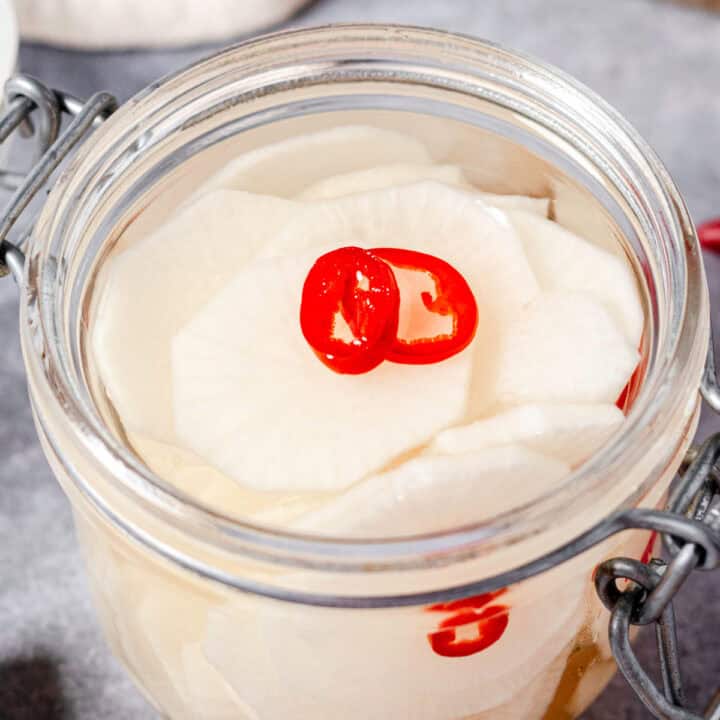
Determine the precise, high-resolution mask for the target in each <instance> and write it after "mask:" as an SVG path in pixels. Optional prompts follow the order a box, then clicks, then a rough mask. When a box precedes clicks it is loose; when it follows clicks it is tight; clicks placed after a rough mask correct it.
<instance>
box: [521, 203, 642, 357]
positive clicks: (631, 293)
mask: <svg viewBox="0 0 720 720" xmlns="http://www.w3.org/2000/svg"><path fill="white" fill-rule="evenodd" d="M508 216H509V217H510V220H511V222H512V223H513V225H514V226H515V228H516V229H517V232H518V236H519V238H520V240H521V242H522V244H523V246H524V247H525V251H526V252H527V255H528V259H529V260H530V264H531V265H532V268H533V270H534V271H535V273H536V274H537V278H538V282H539V283H540V286H541V287H542V289H543V290H576V291H578V292H581V293H583V294H585V295H590V296H592V297H594V298H595V299H596V300H599V301H600V302H601V303H603V305H605V307H606V308H607V310H608V311H609V312H610V313H611V314H612V316H613V317H614V318H615V321H616V322H617V323H618V326H619V327H620V328H621V329H622V330H623V332H624V333H625V336H626V337H627V339H628V340H629V341H630V343H631V344H632V345H633V346H634V347H637V346H638V345H639V343H640V337H641V335H642V331H643V325H644V316H643V307H642V302H641V300H640V293H639V289H638V284H637V280H636V278H635V275H634V274H633V272H632V270H631V269H630V266H629V265H628V263H627V262H623V260H622V259H621V258H619V257H616V256H615V255H611V254H610V253H609V252H607V251H606V250H603V249H601V248H599V247H597V246H596V245H593V244H592V243H589V242H587V241H586V240H583V239H582V238H581V237H579V236H577V235H575V234H574V233H571V232H570V231H569V230H566V229H565V228H563V227H562V226H561V225H558V224H557V223H554V222H550V221H549V220H543V219H541V218H538V217H537V215H536V214H530V213H527V212H518V211H512V212H508Z"/></svg>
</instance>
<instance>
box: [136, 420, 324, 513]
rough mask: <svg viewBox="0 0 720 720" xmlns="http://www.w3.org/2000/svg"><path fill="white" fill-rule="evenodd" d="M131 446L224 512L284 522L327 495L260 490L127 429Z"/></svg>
mask: <svg viewBox="0 0 720 720" xmlns="http://www.w3.org/2000/svg"><path fill="white" fill-rule="evenodd" d="M128 441H129V444H130V446H131V447H132V448H133V449H134V450H135V452H136V453H137V454H138V455H139V456H140V457H141V458H142V460H143V462H144V463H145V464H146V465H147V466H148V467H149V468H150V469H151V470H153V472H155V473H156V474H157V475H158V476H159V477H161V478H162V479H163V480H165V481H167V482H169V483H170V484H171V485H172V486H173V487H174V488H176V489H177V490H179V491H181V492H184V493H186V494H187V495H188V496H190V497H192V498H193V499H194V500H196V501H198V502H200V503H203V504H204V505H207V506H209V507H210V508H212V509H214V510H216V511H218V512H221V513H223V514H224V515H234V516H235V517H242V518H246V519H251V520H253V521H256V522H261V523H266V524H273V525H285V524H287V523H288V522H290V521H291V520H293V519H294V518H296V517H298V516H299V515H302V514H303V513H307V512H309V511H311V510H313V509H314V508H315V507H318V506H319V505H321V504H322V503H323V502H326V501H327V499H328V495H327V493H310V492H303V493H292V492H262V491H258V490H253V489H251V488H247V487H243V486H242V485H240V484H238V483H237V482H235V481H234V480H233V479H232V478H230V477H228V476H227V475H225V474H223V473H221V472H220V471H219V470H218V469H217V468H215V467H213V466H212V465H210V464H209V463H207V462H205V461H203V460H202V459H201V458H199V457H198V456H197V455H196V454H195V453H193V452H191V451H190V450H187V449H185V448H181V447H177V446H176V445H170V444H168V443H163V442H158V441H156V440H153V439H152V438H149V437H147V436H145V435H141V434H138V433H128Z"/></svg>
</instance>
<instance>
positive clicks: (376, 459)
mask: <svg viewBox="0 0 720 720" xmlns="http://www.w3.org/2000/svg"><path fill="white" fill-rule="evenodd" d="M316 257H317V254H316V252H314V251H313V252H310V253H309V254H304V255H290V256H286V257H282V258H274V259H269V260H265V261H257V262H255V263H251V264H250V265H247V266H246V267H245V268H243V269H242V270H241V271H240V272H239V273H238V274H237V275H236V277H235V279H234V280H233V282H232V283H231V284H230V285H228V287H227V288H225V290H223V291H222V292H221V293H220V294H219V295H218V296H217V297H216V298H215V299H214V300H212V301H211V302H210V303H209V304H208V305H207V306H206V307H205V309H204V310H202V311H201V312H200V313H198V314H197V315H196V316H195V317H194V318H193V319H192V320H191V321H190V322H189V323H188V324H187V325H186V326H185V327H184V328H183V329H182V330H181V331H180V332H179V333H178V335H177V336H176V337H175V340H174V342H173V363H172V372H173V380H174V386H175V396H174V407H175V417H176V430H177V433H178V436H179V438H180V439H181V441H182V442H183V443H184V444H185V445H186V446H187V447H188V448H189V449H191V450H193V451H194V452H195V453H197V454H198V455H199V456H201V457H202V458H204V459H205V460H206V461H207V462H209V463H211V464H212V465H214V466H215V467H217V468H218V469H220V470H221V471H222V472H224V473H226V474H228V475H229V476H230V477H232V478H233V479H235V480H236V481H238V482H240V483H241V484H243V485H245V486H247V487H251V488H256V489H258V490H319V491H323V490H340V489H342V488H344V487H347V486H349V485H351V484H352V483H354V482H356V481H357V480H359V479H360V478H361V477H363V476H365V475H367V474H368V473H370V472H373V471H375V470H377V469H379V468H381V467H382V466H383V465H385V464H386V463H387V462H389V461H390V460H392V459H393V458H394V457H396V456H397V455H399V454H401V453H404V452H407V451H408V450H410V449H412V448H414V447H416V446H418V445H422V444H423V443H425V442H427V441H428V440H429V439H430V437H432V436H433V435H434V434H435V433H436V432H437V431H438V430H440V429H442V428H444V427H447V426H448V425H451V424H453V423H455V422H457V421H458V419H459V418H461V417H462V415H463V414H464V412H465V405H466V397H467V388H468V382H469V376H470V370H471V359H472V358H471V354H470V353H468V352H463V353H460V354H458V355H456V356H454V357H452V358H450V359H448V360H447V361H444V362H442V363H438V364H435V365H415V366H410V365H395V364H391V363H383V364H382V365H380V366H379V367H377V368H375V369H374V370H372V371H371V372H368V373H365V374H363V375H340V374H337V373H335V372H333V371H332V370H330V369H329V368H327V367H326V366H325V365H324V364H323V363H321V362H320V361H319V360H318V358H317V357H316V355H315V353H314V352H313V350H312V349H311V348H310V346H309V345H308V344H307V342H306V341H305V338H304V337H303V335H302V333H301V330H300V322H299V317H298V316H299V308H300V298H301V294H302V287H303V283H304V281H305V277H306V275H307V273H308V271H309V269H310V267H311V266H312V264H313V263H314V261H315V259H316Z"/></svg>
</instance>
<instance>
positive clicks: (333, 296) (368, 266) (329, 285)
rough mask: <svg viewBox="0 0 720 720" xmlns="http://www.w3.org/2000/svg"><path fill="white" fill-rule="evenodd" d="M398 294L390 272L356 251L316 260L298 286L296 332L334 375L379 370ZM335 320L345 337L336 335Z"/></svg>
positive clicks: (395, 314) (393, 323) (394, 320)
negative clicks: (343, 327)
mask: <svg viewBox="0 0 720 720" xmlns="http://www.w3.org/2000/svg"><path fill="white" fill-rule="evenodd" d="M399 307H400V294H399V292H398V288H397V283H396V282H395V276H394V275H393V272H392V270H391V269H390V267H389V266H388V265H387V264H386V263H385V262H383V261H382V260H380V259H378V258H376V257H375V256H374V255H373V254H372V253H371V252H369V251H367V250H363V249H362V248H358V247H344V248H340V249H338V250H333V251H332V252H329V253H327V254H325V255H323V256H322V257H320V258H318V259H317V261H316V262H315V264H314V265H313V266H312V268H311V269H310V272H309V273H308V276H307V278H306V279H305V284H304V286H303V292H302V301H301V305H300V327H301V329H302V333H303V335H304V336H305V339H306V340H307V342H308V343H309V345H310V346H311V347H312V348H313V350H314V351H315V353H316V354H317V356H318V357H319V358H320V360H322V361H323V362H324V363H325V364H326V365H327V366H328V367H329V368H330V369H332V370H334V371H335V372H339V373H347V374H359V373H364V372H368V371H369V370H372V369H373V368H374V367H376V366H377V365H379V364H380V363H381V362H382V361H383V360H384V359H385V358H386V356H387V351H388V349H389V348H390V346H391V345H392V343H393V342H394V341H395V336H396V333H397V327H398V313H399ZM338 315H340V316H341V317H342V319H343V320H344V321H345V323H346V324H347V326H348V328H349V330H350V333H351V335H352V337H351V338H346V339H345V338H341V337H339V336H338V335H337V330H338V328H337V324H338V319H339V318H338Z"/></svg>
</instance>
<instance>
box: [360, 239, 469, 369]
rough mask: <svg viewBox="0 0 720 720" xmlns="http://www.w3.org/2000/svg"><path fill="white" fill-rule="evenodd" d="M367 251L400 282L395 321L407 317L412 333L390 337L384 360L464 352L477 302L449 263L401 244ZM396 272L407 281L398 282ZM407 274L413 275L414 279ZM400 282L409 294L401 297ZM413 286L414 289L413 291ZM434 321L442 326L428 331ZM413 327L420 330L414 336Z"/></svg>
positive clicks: (417, 361) (415, 361) (414, 361)
mask: <svg viewBox="0 0 720 720" xmlns="http://www.w3.org/2000/svg"><path fill="white" fill-rule="evenodd" d="M372 252H373V254H374V255H376V256H377V257H379V258H382V259H383V260H385V261H386V262H388V263H390V265H391V266H392V267H393V269H394V270H395V271H396V279H397V280H398V285H400V286H401V292H400V303H401V309H400V318H401V319H400V323H401V325H402V324H403V317H405V318H406V319H409V322H407V323H406V324H407V325H408V326H409V327H408V328H404V329H405V330H408V329H410V330H411V333H412V334H411V335H410V336H409V337H398V338H397V339H396V340H395V342H394V343H393V344H392V346H391V347H390V350H389V351H388V354H387V359H388V360H390V361H391V362H396V363H404V364H411V365H424V364H429V363H435V362H440V361H441V360H445V359H447V358H449V357H452V356H453V355H455V354H457V353H459V352H461V351H462V350H464V349H465V348H466V347H467V346H468V345H469V344H470V342H471V341H472V339H473V337H474V336H475V330H476V329H477V323H478V310H477V303H476V302H475V297H474V295H473V293H472V290H471V289H470V286H469V285H468V284H467V282H466V280H465V278H464V277H463V276H462V275H461V274H460V273H459V272H458V271H457V270H456V269H455V268H454V267H453V266H452V265H450V264H449V263H447V262H445V261H444V260H441V259H440V258H437V257H435V256H434V255H428V254H427V253H422V252H417V251H415V250H402V249H400V248H373V250H372ZM399 274H403V276H405V277H406V278H407V279H408V280H410V282H408V283H403V282H402V281H401V278H399V277H398V275H399ZM412 276H416V277H415V278H414V279H415V281H416V282H414V283H413V282H412V280H413V277H412ZM403 286H405V289H406V290H407V292H408V293H409V294H410V295H411V296H409V297H408V296H404V294H403V289H404V288H403ZM413 286H415V287H416V288H417V289H416V290H413ZM413 293H414V294H415V296H414V297H413V296H412V294H413ZM403 309H404V310H405V313H403ZM433 316H434V317H433ZM438 316H440V317H438ZM441 318H444V319H445V321H444V322H442V320H441ZM437 321H440V328H441V329H435V330H427V328H430V327H433V326H435V327H437V324H438V323H437ZM402 329H403V328H402V327H401V330H402ZM418 329H419V332H420V333H421V334H415V333H416V332H417V331H418Z"/></svg>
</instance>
